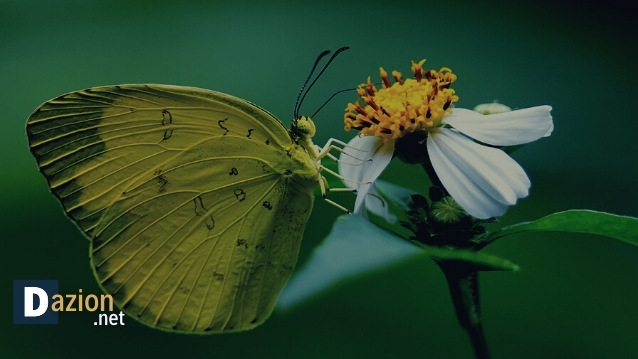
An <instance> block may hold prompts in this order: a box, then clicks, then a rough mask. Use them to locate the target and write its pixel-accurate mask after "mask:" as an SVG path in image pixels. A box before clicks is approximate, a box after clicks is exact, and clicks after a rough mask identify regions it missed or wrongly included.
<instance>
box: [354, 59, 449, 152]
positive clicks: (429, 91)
mask: <svg viewBox="0 0 638 359" xmlns="http://www.w3.org/2000/svg"><path fill="white" fill-rule="evenodd" d="M424 63H425V60H421V61H419V62H414V61H412V68H411V69H412V73H413V74H414V78H413V79H412V78H410V79H406V80H404V79H403V75H402V74H401V73H400V72H399V71H397V70H394V71H392V77H393V78H394V80H395V82H394V83H392V82H391V80H390V78H389V76H388V72H387V71H386V70H385V69H384V68H383V67H381V68H379V75H380V77H381V81H382V87H381V88H380V89H377V87H376V86H375V84H374V83H372V82H371V80H370V77H368V79H367V82H366V83H363V84H360V85H359V87H358V88H357V93H358V94H359V97H360V99H361V100H363V105H362V104H360V103H359V100H357V101H355V102H354V103H349V104H348V105H347V107H346V113H345V115H344V123H345V130H346V131H349V130H351V129H355V130H359V131H360V132H361V133H362V134H364V135H371V136H377V137H381V138H383V139H384V140H385V141H390V140H395V139H397V138H400V137H403V136H405V135H407V134H409V133H412V132H416V131H426V132H427V131H429V130H430V129H431V128H433V127H438V126H441V120H442V118H443V117H444V116H445V115H446V114H449V113H452V108H451V105H452V103H454V102H456V101H458V99H459V98H458V96H457V95H455V93H454V90H453V89H451V88H450V85H451V84H452V82H454V81H456V75H454V74H453V73H452V70H450V69H449V68H447V67H443V68H441V69H440V70H439V71H435V70H423V64H424Z"/></svg>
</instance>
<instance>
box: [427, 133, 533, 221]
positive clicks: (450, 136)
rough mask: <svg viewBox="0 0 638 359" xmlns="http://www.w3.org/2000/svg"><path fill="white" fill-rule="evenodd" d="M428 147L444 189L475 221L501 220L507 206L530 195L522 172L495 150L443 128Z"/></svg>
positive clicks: (525, 177)
mask: <svg viewBox="0 0 638 359" xmlns="http://www.w3.org/2000/svg"><path fill="white" fill-rule="evenodd" d="M427 146H428V153H429V156H430V160H431V161H432V166H433V167H434V170H435V171H436V174H437V176H439V179H440V180H441V182H442V183H443V186H445V189H446V190H447V191H448V192H449V193H450V195H451V196H452V198H454V200H455V201H456V202H457V203H458V204H459V205H460V206H461V207H463V209H465V211H467V212H468V213H469V214H470V215H472V216H474V217H476V218H489V217H494V216H500V215H502V214H503V213H505V210H506V209H507V206H508V205H512V204H514V203H516V200H517V199H518V198H523V197H526V196H527V194H528V193H529V187H530V182H529V179H528V178H527V175H526V174H525V171H523V169H522V168H521V166H519V165H518V163H516V161H514V160H513V159H512V158H510V157H509V156H508V155H507V154H506V153H505V152H503V151H501V150H499V149H497V148H492V147H488V146H483V145H480V144H477V143H475V142H474V141H472V140H471V139H468V138H467V137H465V136H463V135H461V134H459V133H457V132H456V131H454V130H450V129H446V128H439V129H437V130H436V131H431V132H430V134H429V136H428V139H427Z"/></svg>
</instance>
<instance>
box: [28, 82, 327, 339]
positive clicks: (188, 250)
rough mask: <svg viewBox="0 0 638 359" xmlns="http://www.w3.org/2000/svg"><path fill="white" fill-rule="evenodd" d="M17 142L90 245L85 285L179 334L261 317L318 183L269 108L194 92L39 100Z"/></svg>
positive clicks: (103, 93) (290, 258)
mask: <svg viewBox="0 0 638 359" xmlns="http://www.w3.org/2000/svg"><path fill="white" fill-rule="evenodd" d="M27 133H28V137H29V142H30V146H31V151H32V153H33V155H34V156H35V158H36V160H37V162H38V165H39V166H40V171H41V172H42V173H43V174H44V176H45V177H46V179H47V181H48V182H49V186H50V188H51V191H52V192H53V193H54V194H55V196H56V197H57V198H58V199H59V200H60V202H61V204H62V206H63V208H64V210H65V211H66V213H67V215H68V216H69V217H70V218H71V219H72V220H73V221H74V222H75V223H76V224H77V225H78V227H79V228H80V229H81V230H82V231H83V232H84V233H85V234H86V235H87V237H88V238H89V239H90V240H91V259H92V260H91V262H92V265H93V268H94V271H95V275H96V278H97V279H98V280H99V282H100V284H101V285H102V287H103V288H104V290H105V291H106V292H108V293H110V294H112V295H113V298H114V300H115V302H116V304H117V305H118V306H119V307H121V308H122V309H124V310H125V311H126V312H127V313H128V314H129V315H131V316H133V317H134V318H136V319H138V320H140V321H141V322H143V323H145V324H147V325H150V326H153V327H157V328H160V329H165V330H171V331H180V332H219V331H232V330H245V329H250V328H252V327H254V326H256V325H258V324H260V323H261V322H263V321H264V320H265V319H266V318H267V317H268V316H269V315H270V313H271V312H272V309H273V307H274V304H275V301H276V299H277V296H278V294H279V292H280V291H281V289H282V287H283V286H284V284H285V282H286V281H287V279H288V278H289V276H290V274H291V272H292V269H293V267H294V265H295V263H296V259H297V255H298V251H299V244H300V241H301V237H302V234H303V230H304V227H305V223H306V221H307V219H308V217H309V215H310V211H311V208H312V201H313V196H312V189H313V187H314V186H315V185H316V181H317V175H318V174H317V172H316V164H314V163H313V161H312V160H311V159H310V157H308V155H307V154H305V152H304V151H301V150H300V148H299V146H297V145H295V144H294V143H293V142H292V140H291V138H290V136H289V134H288V132H287V130H286V129H285V128H284V126H283V125H282V124H281V123H280V122H279V121H278V120H277V119H276V118H275V117H274V116H272V115H271V114H270V113H268V112H266V111H265V110H263V109H261V108H259V107H257V106H255V105H253V104H251V103H249V102H247V101H244V100H241V99H238V98H235V97H232V96H228V95H225V94H221V93H217V92H213V91H208V90H202V89H196V88H188V87H179V86H164V85H123V86H111V87H97V88H91V89H87V90H84V91H78V92H73V93H70V94H67V95H63V96H61V97H58V98H56V99H53V100H51V101H48V102H46V103H44V104H43V105H42V106H40V107H39V108H38V109H37V110H36V111H35V112H34V113H33V114H32V115H31V117H30V118H29V120H28V122H27ZM291 153H296V154H295V155H294V156H293V155H291Z"/></svg>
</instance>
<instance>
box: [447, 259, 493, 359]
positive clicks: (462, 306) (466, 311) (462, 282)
mask: <svg viewBox="0 0 638 359" xmlns="http://www.w3.org/2000/svg"><path fill="white" fill-rule="evenodd" d="M437 264H438V265H439V267H440V268H441V270H442V271H443V273H444V274H445V278H446V279H447V282H448V286H449V288H450V295H451V296H452V302H453V304H454V310H455V311H456V317H457V319H458V321H459V324H460V325H461V327H463V329H465V331H466V332H467V334H468V336H469V338H470V342H471V343H472V348H473V349H474V356H475V357H476V358H477V359H489V358H490V353H489V350H488V347H487V341H486V340H485V334H484V333H483V325H482V323H481V307H480V302H479V290H478V272H477V271H476V270H474V269H472V268H470V266H468V265H467V264H465V263H462V262H457V261H442V262H438V263H437Z"/></svg>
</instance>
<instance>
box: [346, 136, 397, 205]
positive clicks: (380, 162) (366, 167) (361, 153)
mask: <svg viewBox="0 0 638 359" xmlns="http://www.w3.org/2000/svg"><path fill="white" fill-rule="evenodd" d="M393 153H394V141H390V142H387V143H386V142H384V141H383V139H381V138H379V137H375V136H355V137H354V138H353V139H352V140H350V142H348V145H347V146H346V147H344V148H343V152H342V153H341V155H340V156H339V174H340V175H341V176H342V177H343V178H344V179H345V180H346V181H344V183H345V184H346V186H348V187H349V188H352V189H356V190H357V199H356V200H355V204H354V213H359V212H360V211H361V208H362V205H363V203H364V199H365V198H366V195H367V194H368V192H369V191H370V187H371V185H372V184H373V183H374V181H375V180H376V179H377V178H378V177H379V176H380V175H381V172H383V170H384V169H385V168H386V167H387V166H388V163H390V160H392V154H393Z"/></svg>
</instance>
